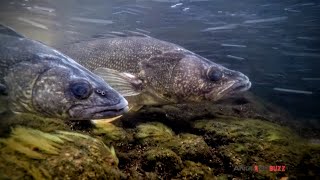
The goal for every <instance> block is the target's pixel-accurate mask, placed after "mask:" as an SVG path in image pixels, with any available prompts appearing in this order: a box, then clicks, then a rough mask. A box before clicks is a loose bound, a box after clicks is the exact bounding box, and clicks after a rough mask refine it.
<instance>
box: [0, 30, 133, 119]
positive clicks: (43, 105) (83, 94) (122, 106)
mask: <svg viewBox="0 0 320 180" xmlns="http://www.w3.org/2000/svg"><path fill="white" fill-rule="evenodd" d="M0 42H1V43H0V94H6V95H8V97H9V103H10V107H11V109H12V111H13V112H18V113H19V112H27V113H34V114H39V115H42V116H46V117H56V118H62V119H70V120H89V119H101V118H106V117H114V116H119V115H121V114H123V113H124V112H126V111H128V102H127V101H126V100H125V99H124V97H123V96H122V95H120V94H119V93H118V92H116V91H115V90H114V89H113V88H111V87H110V86H109V85H108V84H107V83H106V82H105V81H104V80H103V79H102V78H100V77H99V76H97V75H95V74H93V73H91V72H90V71H89V70H87V69H86V68H84V67H82V66H81V65H79V64H78V63H76V62H75V61H74V60H72V59H71V58H69V57H67V56H65V55H63V54H61V53H60V52H58V51H56V50H54V49H52V48H50V47H48V46H46V45H44V44H42V43H40V42H37V41H34V40H31V39H28V38H26V37H24V36H22V35H20V34H18V33H17V32H15V31H14V30H13V29H11V28H9V27H6V26H4V25H0Z"/></svg>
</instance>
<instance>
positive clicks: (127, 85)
mask: <svg viewBox="0 0 320 180" xmlns="http://www.w3.org/2000/svg"><path fill="white" fill-rule="evenodd" d="M93 72H94V73H95V74H96V75H98V76H100V77H102V79H104V80H105V81H106V82H107V83H108V84H109V85H110V86H111V87H112V88H113V89H115V90H116V91H118V92H119V93H120V94H121V95H123V96H125V97H126V96H136V95H138V94H140V93H141V92H142V90H143V86H142V81H141V80H140V79H139V78H137V77H136V76H135V75H133V74H130V73H125V72H119V71H117V70H114V69H109V68H97V69H95V70H94V71H93Z"/></svg>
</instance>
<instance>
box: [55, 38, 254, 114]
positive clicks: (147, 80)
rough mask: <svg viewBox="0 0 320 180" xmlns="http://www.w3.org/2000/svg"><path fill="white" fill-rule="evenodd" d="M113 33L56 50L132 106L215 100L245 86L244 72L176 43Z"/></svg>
mask: <svg viewBox="0 0 320 180" xmlns="http://www.w3.org/2000/svg"><path fill="white" fill-rule="evenodd" d="M116 35H119V34H116ZM119 36H123V37H119ZM119 36H118V37H112V38H104V39H94V40H90V41H82V42H77V43H74V44H71V45H68V46H65V47H63V48H61V51H62V52H64V53H65V54H67V55H69V56H70V57H72V58H73V59H74V60H75V61H77V62H78V63H79V64H81V65H83V66H84V67H86V68H88V69H89V70H91V71H92V72H94V73H95V74H97V75H99V76H100V77H102V78H103V79H104V80H105V81H106V82H107V83H108V84H109V85H111V86H112V87H113V88H115V89H116V90H117V91H118V92H120V93H121V94H122V95H123V96H125V98H126V99H127V100H128V101H129V106H131V107H132V108H133V109H139V108H140V107H141V106H143V105H163V104H172V103H188V102H201V101H216V100H218V99H220V98H222V97H224V96H226V95H227V94H231V93H234V92H240V91H246V90H248V89H249V88H250V87H251V82H250V81H249V78H248V77H247V76H245V75H244V74H242V73H240V72H238V71H233V70H230V69H227V68H225V67H223V66H221V65H219V64H216V63H214V62H212V61H209V60H208V59H206V58H204V57H201V56H199V55H197V54H195V53H193V52H191V51H189V50H187V49H185V48H183V47H181V46H179V45H176V44H173V43H170V42H166V41H162V40H158V39H155V38H152V37H150V36H147V35H141V34H137V33H132V35H129V36H126V35H124V34H120V35H119Z"/></svg>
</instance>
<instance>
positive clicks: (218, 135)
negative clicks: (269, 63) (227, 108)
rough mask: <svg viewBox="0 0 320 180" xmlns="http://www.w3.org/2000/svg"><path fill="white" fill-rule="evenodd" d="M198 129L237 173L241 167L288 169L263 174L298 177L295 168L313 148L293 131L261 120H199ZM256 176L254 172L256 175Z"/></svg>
mask: <svg viewBox="0 0 320 180" xmlns="http://www.w3.org/2000/svg"><path fill="white" fill-rule="evenodd" d="M194 127H195V129H197V130H198V131H199V132H201V133H203V136H204V137H206V138H205V139H206V142H207V143H208V144H209V145H210V146H214V147H216V148H217V149H218V150H219V151H220V152H221V153H222V154H223V156H225V157H227V159H228V160H229V161H230V162H231V166H232V167H231V168H233V169H234V171H233V173H235V174H238V173H240V174H242V173H243V172H240V171H238V172H235V171H237V170H235V169H237V167H240V166H253V165H258V166H268V167H269V166H276V165H278V166H281V165H282V166H286V169H287V170H286V171H283V172H270V171H269V169H268V170H264V171H260V172H259V174H260V175H263V176H265V177H268V178H275V177H278V178H279V177H283V176H288V175H289V174H294V173H295V172H296V171H295V168H296V167H297V166H298V164H299V163H300V162H301V161H302V157H303V156H304V154H305V153H306V151H307V150H308V149H309V148H308V147H309V146H308V145H307V144H306V143H305V141H304V140H303V139H302V138H301V137H299V136H298V135H297V134H295V133H294V132H293V131H292V130H290V129H289V128H286V127H283V126H280V125H278V124H274V123H270V122H266V121H261V120H258V119H238V118H231V117H224V118H218V119H213V120H199V121H196V122H195V123H194ZM252 173H253V172H252Z"/></svg>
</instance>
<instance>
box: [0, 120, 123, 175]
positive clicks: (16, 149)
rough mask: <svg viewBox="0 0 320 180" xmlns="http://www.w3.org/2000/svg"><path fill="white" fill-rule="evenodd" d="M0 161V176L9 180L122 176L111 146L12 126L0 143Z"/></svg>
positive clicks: (75, 135)
mask: <svg viewBox="0 0 320 180" xmlns="http://www.w3.org/2000/svg"><path fill="white" fill-rule="evenodd" d="M0 161H1V163H0V174H3V175H4V177H10V178H12V179H15V178H17V179H19V177H20V178H21V177H23V178H24V179H52V177H56V178H60V179H75V178H81V179H91V178H107V177H110V178H114V179H120V178H123V177H124V175H123V174H122V173H121V172H120V171H119V169H118V168H117V165H118V159H117V157H116V155H115V150H114V148H113V147H111V148H109V147H107V146H106V145H105V144H104V143H103V142H102V141H100V140H98V139H96V138H93V137H90V136H88V135H85V134H81V133H75V132H66V131H56V132H54V133H46V132H42V131H40V130H36V129H32V128H25V127H20V126H19V127H15V128H13V129H12V131H11V134H10V136H9V137H7V138H2V139H1V141H0Z"/></svg>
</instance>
